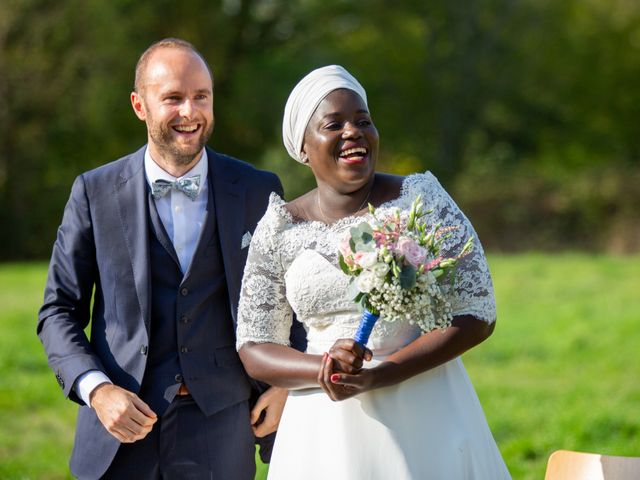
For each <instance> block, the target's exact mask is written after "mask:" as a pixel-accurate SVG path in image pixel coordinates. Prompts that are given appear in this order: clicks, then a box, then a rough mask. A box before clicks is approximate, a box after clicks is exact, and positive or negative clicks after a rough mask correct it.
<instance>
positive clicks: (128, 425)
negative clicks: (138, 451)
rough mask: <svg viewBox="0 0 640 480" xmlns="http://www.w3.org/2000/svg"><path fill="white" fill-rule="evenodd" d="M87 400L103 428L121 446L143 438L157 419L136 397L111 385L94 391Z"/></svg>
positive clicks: (102, 386) (108, 384)
mask: <svg viewBox="0 0 640 480" xmlns="http://www.w3.org/2000/svg"><path fill="white" fill-rule="evenodd" d="M90 401H91V407H92V408H93V409H94V410H95V411H96V414H97V415H98V418H99V419H100V422H102V425H104V428H106V429H107V431H108V432H109V433H110V434H111V435H113V436H114V437H116V438H117V439H118V440H120V441H121V442H122V443H133V442H135V441H137V440H141V439H143V438H144V437H146V436H147V434H148V433H149V432H150V431H151V429H152V428H153V424H154V423H156V421H157V420H158V417H157V415H156V414H155V413H154V412H153V410H151V409H150V408H149V406H148V405H147V404H146V403H144V402H143V401H142V400H140V398H139V397H138V396H137V395H136V394H134V393H132V392H129V391H127V390H125V389H124V388H120V387H118V386H117V385H113V384H111V383H102V384H100V385H98V386H97V387H96V388H94V389H93V391H92V392H91V395H90Z"/></svg>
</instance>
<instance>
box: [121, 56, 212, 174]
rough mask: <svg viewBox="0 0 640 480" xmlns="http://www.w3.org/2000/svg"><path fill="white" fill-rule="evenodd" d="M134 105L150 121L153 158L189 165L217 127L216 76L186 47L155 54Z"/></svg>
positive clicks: (141, 118) (134, 94) (148, 129)
mask: <svg viewBox="0 0 640 480" xmlns="http://www.w3.org/2000/svg"><path fill="white" fill-rule="evenodd" d="M131 103H132V105H133V109H134V111H135V113H136V115H137V116H138V118H140V120H143V121H144V122H145V123H146V124H147V132H148V137H149V149H150V152H151V156H152V157H153V158H154V160H156V161H159V162H161V163H164V164H169V165H175V166H185V165H189V164H191V163H192V162H193V161H194V160H196V159H199V158H200V154H201V152H202V148H203V147H204V145H205V143H206V142H207V140H208V139H209V137H210V136H211V132H212V131H213V125H214V118H213V82H212V80H211V75H210V74H209V70H208V69H207V67H206V65H205V64H204V62H203V61H202V59H201V58H200V57H199V56H198V55H196V54H195V53H193V52H191V51H189V50H187V49H184V48H161V49H159V50H157V51H156V52H154V53H153V54H152V57H151V58H150V60H149V63H148V64H147V66H146V69H145V72H144V75H143V77H142V82H141V88H140V91H139V92H133V93H132V94H131Z"/></svg>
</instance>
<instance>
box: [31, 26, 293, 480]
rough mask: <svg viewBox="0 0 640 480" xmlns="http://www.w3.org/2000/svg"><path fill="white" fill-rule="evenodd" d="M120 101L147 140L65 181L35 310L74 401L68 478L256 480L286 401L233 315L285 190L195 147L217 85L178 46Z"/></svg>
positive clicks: (141, 69)
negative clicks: (273, 203)
mask: <svg viewBox="0 0 640 480" xmlns="http://www.w3.org/2000/svg"><path fill="white" fill-rule="evenodd" d="M131 104H132V106H133V110H134V112H135V114H136V115H137V117H138V118H139V119H140V120H142V121H144V122H145V123H146V126H147V133H148V135H147V136H148V139H147V142H148V143H147V145H145V146H144V147H142V148H141V149H140V150H138V151H137V152H135V153H132V154H130V155H128V156H126V157H123V158H121V159H120V160H117V161H115V162H112V163H109V164H107V165H104V166H101V167H99V168H97V169H95V170H92V171H90V172H86V173H84V174H82V175H80V176H79V177H78V178H77V179H76V181H75V183H74V184H73V187H72V191H71V196H70V199H69V201H68V203H67V205H66V208H65V211H64V216H63V219H62V224H61V225H60V228H59V230H58V235H57V239H56V241H55V244H54V247H53V253H52V258H51V264H50V268H49V276H48V280H47V286H46V289H45V299H44V305H43V306H42V308H41V310H40V313H39V322H38V335H39V337H40V339H41V341H42V343H43V344H44V347H45V350H46V353H47V356H48V359H49V365H50V366H51V368H52V369H53V371H54V372H55V375H56V378H57V380H58V383H59V385H60V387H61V388H62V390H63V391H64V394H65V395H66V396H68V397H69V398H70V399H71V400H73V401H75V402H77V403H79V404H80V407H79V413H78V421H77V428H76V438H75V444H74V448H73V453H72V457H71V461H70V466H71V471H72V473H73V474H74V475H75V476H77V477H78V478H82V479H85V478H86V479H94V478H115V479H122V478H136V479H159V478H164V479H167V478H168V479H172V478H194V479H196V478H197V479H199V478H207V479H209V478H225V479H253V477H254V475H255V461H254V455H255V448H254V434H255V436H256V437H264V436H265V435H267V434H269V433H271V432H272V431H274V430H275V428H276V426H277V423H278V421H279V417H280V414H281V412H282V407H283V406H284V402H285V399H286V390H283V389H276V388H270V389H266V386H263V385H259V384H258V383H257V382H254V381H253V380H251V379H249V377H248V376H247V375H246V373H245V371H244V369H243V367H242V364H241V363H240V360H239V358H238V355H237V353H236V349H235V321H236V310H237V303H238V297H239V292H240V286H241V279H242V272H243V268H244V264H245V260H246V256H247V250H248V248H247V247H248V245H249V242H250V239H251V234H252V232H253V230H254V229H255V227H256V224H257V222H258V220H259V219H260V218H261V216H262V214H263V213H264V211H265V210H266V207H267V202H268V197H269V194H270V193H271V192H273V191H275V192H278V193H279V194H281V193H282V192H281V191H282V187H281V184H280V181H279V180H278V178H277V177H276V176H275V175H274V174H272V173H269V172H264V171H260V170H257V169H255V168H254V167H252V166H250V165H249V164H246V163H244V162H241V161H239V160H236V159H233V158H231V157H229V156H226V155H222V154H220V153H217V152H215V151H213V150H211V149H210V148H208V147H206V146H205V144H206V142H207V140H208V139H209V136H210V135H211V133H212V131H213V126H214V115H213V78H212V75H211V71H210V69H209V67H208V65H207V63H206V61H205V60H204V58H203V56H202V55H201V54H200V53H199V52H198V51H197V50H196V49H195V48H194V47H193V45H191V44H189V43H188V42H185V41H183V40H179V39H165V40H161V41H159V42H157V43H155V44H153V45H151V46H150V47H149V48H148V49H147V50H146V51H145V52H144V53H143V54H142V56H141V57H140V59H139V61H138V64H137V67H136V73H135V89H134V91H133V92H132V93H131ZM90 320H91V322H90ZM89 323H91V327H90V333H89V335H87V334H86V333H85V328H86V327H87V326H88V325H89ZM265 389H266V391H265ZM251 399H253V403H252V404H251V405H252V408H251V407H250V400H251ZM256 399H257V400H256Z"/></svg>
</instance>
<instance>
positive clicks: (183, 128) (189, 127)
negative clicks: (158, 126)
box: [173, 125, 198, 133]
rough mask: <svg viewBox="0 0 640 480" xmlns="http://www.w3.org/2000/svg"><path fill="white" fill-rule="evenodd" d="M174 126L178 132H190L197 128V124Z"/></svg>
mask: <svg viewBox="0 0 640 480" xmlns="http://www.w3.org/2000/svg"><path fill="white" fill-rule="evenodd" d="M173 128H175V129H176V130H177V131H179V132H185V133H191V132H195V131H196V130H197V129H198V126H197V125H176V126H175V127H173Z"/></svg>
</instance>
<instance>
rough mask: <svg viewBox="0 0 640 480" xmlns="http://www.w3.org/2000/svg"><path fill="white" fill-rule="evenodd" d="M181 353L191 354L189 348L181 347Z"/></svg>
mask: <svg viewBox="0 0 640 480" xmlns="http://www.w3.org/2000/svg"><path fill="white" fill-rule="evenodd" d="M180 352H181V353H189V347H180Z"/></svg>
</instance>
